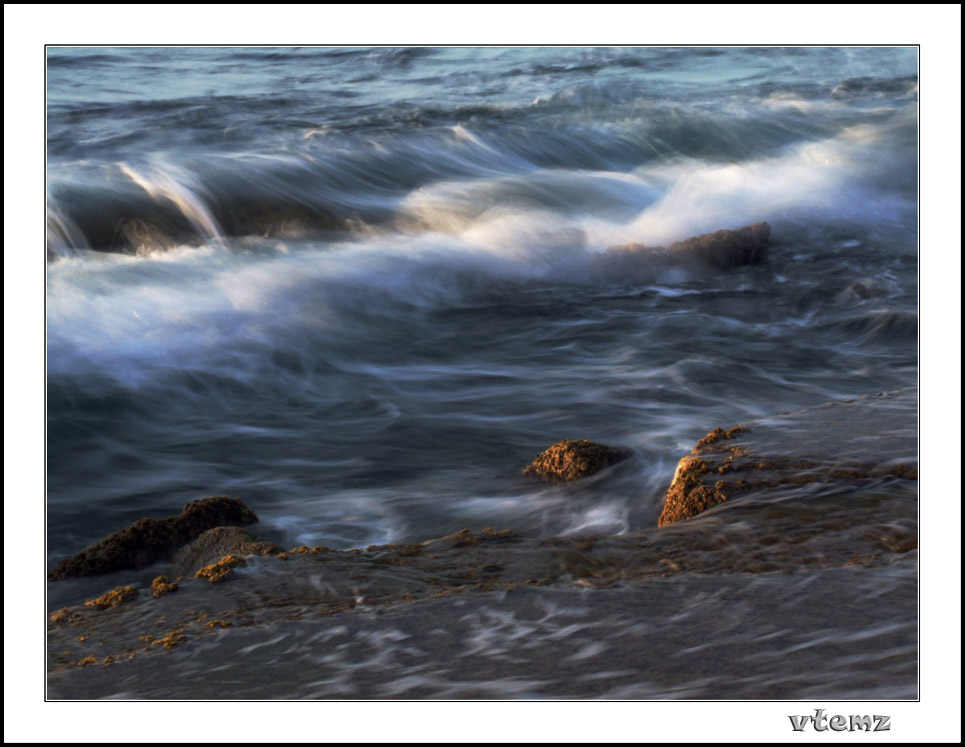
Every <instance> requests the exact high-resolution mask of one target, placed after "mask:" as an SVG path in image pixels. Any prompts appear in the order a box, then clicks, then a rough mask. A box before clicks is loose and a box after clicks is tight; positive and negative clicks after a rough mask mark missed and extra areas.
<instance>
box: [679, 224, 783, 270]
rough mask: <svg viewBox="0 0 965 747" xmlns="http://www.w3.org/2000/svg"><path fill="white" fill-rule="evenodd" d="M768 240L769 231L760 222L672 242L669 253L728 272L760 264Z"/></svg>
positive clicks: (769, 229) (766, 226)
mask: <svg viewBox="0 0 965 747" xmlns="http://www.w3.org/2000/svg"><path fill="white" fill-rule="evenodd" d="M770 238H771V227H770V226H769V225H768V224H767V223H764V222H761V223H755V224H753V225H751V226H745V227H744V228H738V229H737V230H736V231H728V230H723V231H715V232H714V233H705V234H702V235H700V236H694V237H692V238H689V239H686V240H685V241H675V242H674V243H673V244H671V245H670V248H669V249H668V251H669V253H670V254H671V255H673V256H674V257H676V258H686V259H688V260H689V259H695V260H698V261H701V262H704V263H705V264H708V265H710V266H711V267H713V268H715V269H718V270H730V269H733V268H734V267H740V266H741V265H752V264H755V263H757V262H760V261H762V260H763V259H764V257H765V255H766V253H767V244H768V242H769V241H770Z"/></svg>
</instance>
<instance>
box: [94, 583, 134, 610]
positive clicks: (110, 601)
mask: <svg viewBox="0 0 965 747" xmlns="http://www.w3.org/2000/svg"><path fill="white" fill-rule="evenodd" d="M137 594H138V591H137V587H136V586H118V587H117V588H116V589H114V590H113V591H109V592H107V593H106V594H103V595H101V596H99V597H97V599H88V600H87V601H86V602H84V604H85V605H86V606H87V607H96V608H97V609H99V610H106V609H107V608H108V607H116V606H117V605H119V604H120V603H121V602H126V601H127V600H128V599H131V598H132V597H136V596H137Z"/></svg>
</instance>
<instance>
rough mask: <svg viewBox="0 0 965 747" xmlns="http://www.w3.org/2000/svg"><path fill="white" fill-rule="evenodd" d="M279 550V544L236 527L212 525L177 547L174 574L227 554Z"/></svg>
mask: <svg viewBox="0 0 965 747" xmlns="http://www.w3.org/2000/svg"><path fill="white" fill-rule="evenodd" d="M280 552H282V548H281V547H278V546H277V545H273V544H271V543H270V542H261V541H260V540H258V538H257V537H255V536H254V535H253V534H251V532H248V531H245V530H244V529H242V528H240V527H215V528H214V529H209V530H208V531H206V532H204V533H203V534H202V535H201V536H200V537H198V538H197V539H196V540H195V541H194V542H192V543H191V544H190V545H185V546H184V547H182V548H181V549H180V550H178V551H177V553H176V554H175V556H174V558H173V561H174V565H175V567H176V568H177V571H178V573H192V572H194V571H196V570H198V569H199V568H201V567H203V566H207V565H211V564H212V563H214V562H216V561H217V560H219V559H220V558H223V557H225V556H227V555H241V556H243V555H277V554H279V553H280Z"/></svg>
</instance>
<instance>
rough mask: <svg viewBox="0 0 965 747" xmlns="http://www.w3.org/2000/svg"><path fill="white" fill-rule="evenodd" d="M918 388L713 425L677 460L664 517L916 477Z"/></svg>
mask: <svg viewBox="0 0 965 747" xmlns="http://www.w3.org/2000/svg"><path fill="white" fill-rule="evenodd" d="M913 396H915V395H914V393H912V392H908V391H905V392H897V393H888V394H885V393H879V394H876V395H870V396H868V397H861V398H858V399H854V400H849V401H847V402H834V403H827V404H825V405H821V406H819V407H813V408H808V409H805V410H800V411H798V412H795V413H786V414H784V415H782V416H779V417H777V418H771V419H768V420H762V421H758V422H755V423H751V424H749V425H747V426H734V427H733V428H730V429H729V430H724V429H722V428H716V429H714V430H713V431H711V432H710V433H709V434H708V435H707V436H705V437H704V438H702V439H700V441H698V442H697V444H696V445H695V446H694V448H693V451H691V453H690V454H688V455H687V456H685V457H684V458H683V459H681V460H680V462H679V463H678V465H677V470H676V473H675V474H674V478H673V480H672V482H671V484H670V488H669V489H668V491H667V495H666V498H665V501H664V508H663V511H662V513H661V514H660V518H659V520H658V525H659V526H661V527H663V526H666V525H668V524H672V523H674V522H677V521H683V520H685V519H690V518H692V517H694V516H697V515H698V514H701V513H703V512H704V511H707V510H709V509H711V508H713V507H714V506H717V505H718V504H721V503H723V502H725V501H727V500H729V499H733V498H735V497H737V496H740V495H742V494H751V493H754V492H755V491H757V492H758V493H760V492H761V491H764V492H766V491H774V490H777V489H779V488H790V487H794V486H803V485H807V484H825V485H833V484H838V485H839V487H841V486H847V485H849V484H852V483H854V484H860V483H861V482H862V481H865V482H873V481H875V480H881V479H888V478H894V479H902V480H911V481H914V480H917V479H918V463H917V459H916V450H917V434H916V432H915V431H914V430H913V429H912V428H910V427H909V422H908V420H907V417H906V412H907V405H908V403H909V398H911V397H913ZM882 437H885V439H886V440H885V441H884V442H883V443H882V441H881V439H882ZM870 441H873V442H874V448H873V449H869V448H868V445H867V444H868V443H869V442H870Z"/></svg>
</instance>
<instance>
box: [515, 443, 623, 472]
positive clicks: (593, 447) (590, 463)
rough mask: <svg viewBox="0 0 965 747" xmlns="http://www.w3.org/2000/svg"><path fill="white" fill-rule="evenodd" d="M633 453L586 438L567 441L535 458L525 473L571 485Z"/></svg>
mask: <svg viewBox="0 0 965 747" xmlns="http://www.w3.org/2000/svg"><path fill="white" fill-rule="evenodd" d="M631 453H632V452H630V450H629V449H623V448H614V447H612V446H606V445H605V444H598V443H595V442H593V441H587V440H586V439H580V440H578V441H571V440H569V439H566V438H564V439H563V440H562V441H557V442H556V443H555V444H553V445H552V446H550V447H549V448H548V449H547V450H546V451H544V452H543V453H542V454H540V455H539V456H538V457H536V459H534V460H533V462H532V463H531V464H530V465H529V466H528V467H527V468H526V469H525V470H523V474H525V475H537V476H538V477H541V478H543V479H544V480H549V481H550V482H555V483H565V482H572V481H573V480H579V479H581V478H583V477H588V476H590V475H592V474H595V473H597V472H599V471H600V470H602V469H606V468H607V467H609V466H611V465H613V464H616V463H617V462H622V461H623V460H624V459H627V458H628V457H629V456H630V454H631Z"/></svg>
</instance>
